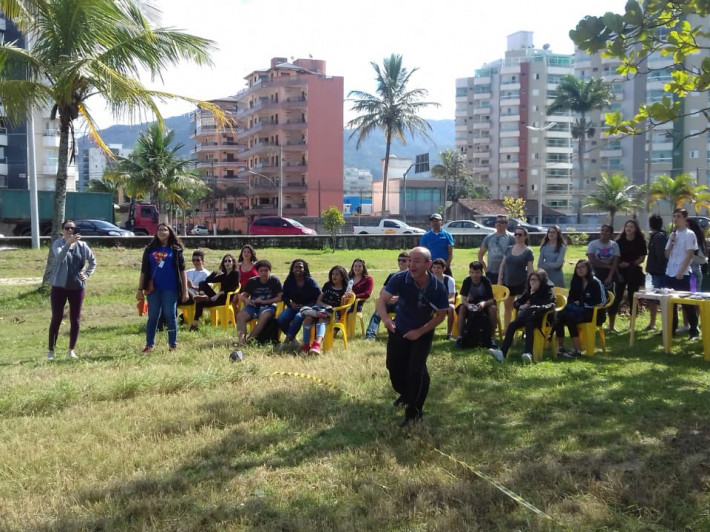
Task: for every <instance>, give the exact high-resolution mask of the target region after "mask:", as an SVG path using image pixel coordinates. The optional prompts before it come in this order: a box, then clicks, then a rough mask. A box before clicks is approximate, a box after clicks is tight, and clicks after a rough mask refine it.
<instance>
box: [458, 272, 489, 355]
mask: <svg viewBox="0 0 710 532" xmlns="http://www.w3.org/2000/svg"><path fill="white" fill-rule="evenodd" d="M474 312H483V313H485V316H486V318H487V319H488V320H489V322H490V331H491V334H493V331H495V330H496V327H497V326H498V306H497V305H496V300H495V299H494V297H493V286H492V284H491V281H490V280H489V279H488V277H486V276H485V275H483V263H482V262H481V261H477V260H475V261H473V262H472V263H471V264H469V265H468V277H466V279H464V280H463V283H461V304H460V305H459V308H458V313H459V316H458V324H459V336H458V338H457V339H456V347H463V336H462V335H463V331H465V330H466V322H467V321H468V319H469V318H470V317H471V315H472V314H473V313H474ZM490 347H492V348H495V347H496V345H495V342H493V340H491V345H490Z"/></svg>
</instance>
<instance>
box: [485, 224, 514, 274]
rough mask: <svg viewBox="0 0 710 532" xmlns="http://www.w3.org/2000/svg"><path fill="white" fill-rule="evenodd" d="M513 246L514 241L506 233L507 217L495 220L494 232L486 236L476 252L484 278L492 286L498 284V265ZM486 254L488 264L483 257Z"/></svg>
mask: <svg viewBox="0 0 710 532" xmlns="http://www.w3.org/2000/svg"><path fill="white" fill-rule="evenodd" d="M513 244H515V239H514V238H513V237H512V236H511V235H510V233H508V217H507V216H505V215H501V216H498V217H497V218H496V232H495V233H493V234H490V235H486V237H485V238H484V239H483V242H481V248H480V249H479V250H478V262H480V263H482V264H483V267H484V268H485V270H486V277H487V278H488V280H489V281H490V282H491V283H492V284H498V283H499V279H498V273H499V271H500V265H501V263H502V262H503V257H505V252H506V250H507V249H508V248H509V247H510V246H512V245H513ZM486 253H488V262H487V263H486V261H485V260H484V257H485V256H486Z"/></svg>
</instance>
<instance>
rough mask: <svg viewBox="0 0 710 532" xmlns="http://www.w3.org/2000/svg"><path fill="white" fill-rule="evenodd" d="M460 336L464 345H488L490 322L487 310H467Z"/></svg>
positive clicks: (489, 340)
mask: <svg viewBox="0 0 710 532" xmlns="http://www.w3.org/2000/svg"><path fill="white" fill-rule="evenodd" d="M461 338H462V342H463V346H464V347H485V348H488V347H490V346H491V322H490V320H489V319H488V312H485V311H477V312H468V316H467V317H466V324H465V325H464V329H463V336H462V337H461Z"/></svg>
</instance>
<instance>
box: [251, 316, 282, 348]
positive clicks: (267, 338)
mask: <svg viewBox="0 0 710 532" xmlns="http://www.w3.org/2000/svg"><path fill="white" fill-rule="evenodd" d="M256 341H257V342H258V343H259V344H260V345H265V344H275V343H278V341H279V322H278V321H277V320H276V318H271V319H270V320H269V321H267V322H266V325H264V328H263V329H262V330H261V332H260V333H259V334H258V335H257V337H256Z"/></svg>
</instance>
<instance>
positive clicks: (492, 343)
mask: <svg viewBox="0 0 710 532" xmlns="http://www.w3.org/2000/svg"><path fill="white" fill-rule="evenodd" d="M488 347H490V348H491V349H498V344H497V343H496V341H495V340H491V345H489V346H488Z"/></svg>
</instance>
